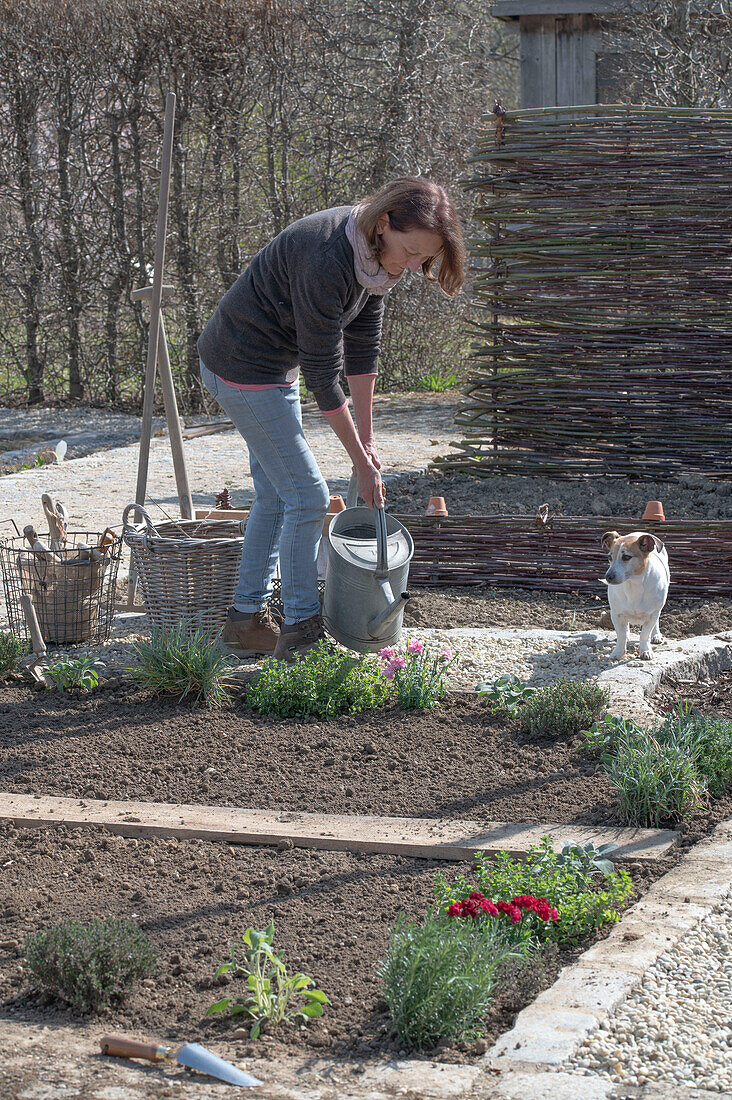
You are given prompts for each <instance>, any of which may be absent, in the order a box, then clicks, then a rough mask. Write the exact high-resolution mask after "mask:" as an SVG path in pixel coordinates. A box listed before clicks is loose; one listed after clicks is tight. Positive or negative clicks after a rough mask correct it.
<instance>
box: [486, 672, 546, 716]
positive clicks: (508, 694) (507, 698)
mask: <svg viewBox="0 0 732 1100" xmlns="http://www.w3.org/2000/svg"><path fill="white" fill-rule="evenodd" d="M475 690H476V691H477V692H478V694H479V695H480V697H481V699H484V700H485V701H486V702H487V703H490V704H492V709H493V710H506V711H509V712H510V713H514V712H515V711H516V710H517V709H518V708H519V707H520V706H521V705H522V703H525V702H526V700H527V699H530V698H531V696H532V695H536V691H537V689H536V688H532V687H529V686H528V685H527V684H524V683H523V682H522V681H521V680H519V678H518V676H511V675H509V674H508V673H506V674H505V675H503V676H499V677H498V679H497V680H494V681H493V683H488V682H485V683H482V684H476V685H475Z"/></svg>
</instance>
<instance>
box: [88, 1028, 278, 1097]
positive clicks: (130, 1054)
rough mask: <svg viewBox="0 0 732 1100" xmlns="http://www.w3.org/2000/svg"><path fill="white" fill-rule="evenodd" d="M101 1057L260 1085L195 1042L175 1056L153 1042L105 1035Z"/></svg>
mask: <svg viewBox="0 0 732 1100" xmlns="http://www.w3.org/2000/svg"><path fill="white" fill-rule="evenodd" d="M100 1046H101V1048H102V1054H111V1055H114V1056H115V1057H117V1058H145V1059H147V1061H148V1062H172V1061H174V1060H175V1061H176V1062H178V1064H179V1065H181V1066H186V1068H187V1069H195V1070H196V1071H197V1072H198V1073H206V1074H208V1076H209V1077H217V1078H218V1079H219V1081H226V1082H227V1084H229V1085H244V1086H248V1087H249V1088H253V1087H254V1086H255V1085H261V1084H262V1082H261V1081H258V1080H257V1078H256V1077H252V1075H251V1074H249V1073H245V1072H244V1070H242V1069H237V1067H236V1066H233V1065H232V1064H231V1062H225V1061H224V1059H223V1058H219V1056H218V1055H217V1054H213V1053H212V1052H211V1051H210V1050H206V1048H205V1047H201V1046H199V1045H198V1043H184V1044H183V1046H182V1047H181V1048H180V1050H179V1051H178V1053H177V1054H174V1053H173V1048H172V1047H168V1046H162V1045H158V1044H156V1043H140V1042H138V1041H137V1040H136V1039H125V1037H124V1036H123V1035H105V1036H104V1037H103V1038H102V1039H101V1040H100Z"/></svg>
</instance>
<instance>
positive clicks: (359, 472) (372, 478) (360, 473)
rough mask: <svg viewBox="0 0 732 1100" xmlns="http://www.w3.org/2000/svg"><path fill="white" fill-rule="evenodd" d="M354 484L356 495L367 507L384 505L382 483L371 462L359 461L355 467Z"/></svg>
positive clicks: (381, 506)
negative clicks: (356, 488) (356, 487)
mask: <svg viewBox="0 0 732 1100" xmlns="http://www.w3.org/2000/svg"><path fill="white" fill-rule="evenodd" d="M356 484H357V486H358V495H359V496H360V497H361V499H362V500H363V501H365V503H366V504H367V505H368V507H369V508H374V507H376V508H383V507H384V483H383V482H382V480H381V474H380V473H379V471H378V470H377V468H376V466H374V464H373V463H372V462H370V461H369V462H364V463H360V464H359V465H358V466H357V467H356Z"/></svg>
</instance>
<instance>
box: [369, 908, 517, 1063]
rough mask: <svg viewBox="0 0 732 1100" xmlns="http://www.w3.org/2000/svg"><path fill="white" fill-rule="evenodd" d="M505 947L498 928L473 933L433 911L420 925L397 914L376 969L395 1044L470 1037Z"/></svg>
mask: <svg viewBox="0 0 732 1100" xmlns="http://www.w3.org/2000/svg"><path fill="white" fill-rule="evenodd" d="M508 955H509V948H508V946H507V944H506V942H505V940H504V939H503V938H502V931H501V929H500V928H499V927H498V926H494V927H493V928H486V929H484V930H483V931H482V932H481V934H480V935H476V933H475V930H474V929H473V928H471V927H468V926H465V925H461V924H460V923H459V922H455V921H453V922H449V921H448V920H447V919H446V918H445V917H444V916H443V915H440V914H438V913H437V912H432V913H429V914H428V915H427V917H426V919H425V921H424V923H423V924H418V923H412V922H410V921H408V920H407V918H406V917H404V916H403V915H401V916H400V917H399V918H398V920H397V923H396V926H395V927H394V929H393V930H392V934H391V942H390V944H389V950H388V953H387V956H386V958H385V959H384V961H383V962H382V964H381V966H380V968H379V977H380V978H381V981H382V982H383V988H384V999H385V1001H386V1003H387V1005H388V1006H389V1012H390V1014H391V1019H392V1027H393V1030H394V1032H395V1033H396V1035H397V1036H398V1037H399V1041H400V1042H401V1043H404V1044H405V1046H408V1047H415V1048H417V1049H418V1050H423V1049H429V1048H430V1047H434V1046H435V1045H436V1044H437V1043H438V1042H439V1041H440V1039H454V1040H457V1041H460V1040H464V1039H471V1038H476V1037H477V1036H479V1035H480V1034H481V1032H482V1030H483V1029H482V1026H481V1021H482V1018H483V1016H484V1015H485V1013H486V1011H487V1009H488V1007H489V1005H490V1001H491V996H492V994H493V990H494V988H495V986H496V983H497V980H498V972H499V969H500V967H501V965H502V963H504V961H505V960H506V958H507V957H508Z"/></svg>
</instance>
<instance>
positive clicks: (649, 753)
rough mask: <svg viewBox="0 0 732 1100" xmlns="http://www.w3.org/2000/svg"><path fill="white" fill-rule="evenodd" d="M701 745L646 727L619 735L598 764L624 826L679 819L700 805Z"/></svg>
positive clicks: (701, 789)
mask: <svg viewBox="0 0 732 1100" xmlns="http://www.w3.org/2000/svg"><path fill="white" fill-rule="evenodd" d="M700 755H701V750H700V747H699V746H698V745H694V744H691V743H690V742H689V741H688V740H687V739H686V738H685V737H684V735H683V732H682V733H681V734H680V736H677V737H668V736H667V737H666V738H664V739H663V740H658V739H657V738H656V737H654V735H653V734H652V733H650V732H649V731H646V730H640V731H639V732H635V731H632V732H631V733H630V734H629V735H627V736H623V737H621V738H620V740H619V741H618V743H617V745H616V746H615V750H614V751H613V752H611V753H605V754H604V755H603V757H602V764H603V767H604V770H605V773H606V775H607V777H608V779H609V780H610V783H611V784H612V786H613V788H614V790H615V796H616V798H617V802H618V811H619V813H620V816H621V818H622V820H623V821H624V822H625V823H626V824H627V825H638V826H652V827H654V828H658V827H659V826H660V825H662V824H673V823H676V822H679V821H683V819H684V818H686V817H688V816H689V815H690V814H692V813H694V811H696V810H698V809H700V808H701V807H702V806H703V805H704V795H705V784H704V781H703V779H702V777H701V776H700V773H699V768H698V763H699V759H700Z"/></svg>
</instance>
